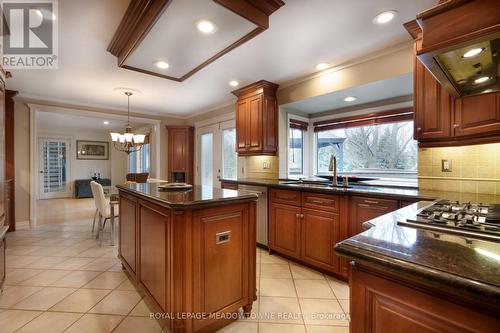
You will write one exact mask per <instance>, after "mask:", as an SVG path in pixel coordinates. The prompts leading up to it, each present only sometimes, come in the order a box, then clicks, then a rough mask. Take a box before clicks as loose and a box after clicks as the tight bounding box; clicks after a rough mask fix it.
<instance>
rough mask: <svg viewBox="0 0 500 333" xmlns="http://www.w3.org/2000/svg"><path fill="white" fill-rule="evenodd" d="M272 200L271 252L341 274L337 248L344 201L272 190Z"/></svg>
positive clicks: (270, 203) (329, 196)
mask: <svg viewBox="0 0 500 333" xmlns="http://www.w3.org/2000/svg"><path fill="white" fill-rule="evenodd" d="M269 197H270V199H269V244H268V245H269V248H270V249H271V250H272V251H276V252H278V253H281V254H284V255H286V256H288V257H290V258H293V259H296V260H297V261H300V262H302V263H305V264H307V265H309V266H312V267H314V268H317V269H321V270H323V271H327V272H329V273H331V274H338V273H339V263H338V257H337V256H336V255H335V253H334V251H333V246H334V245H335V243H337V242H338V241H340V236H339V230H340V217H339V214H337V212H340V209H339V202H340V200H341V199H340V197H339V196H337V195H332V194H321V193H310V192H300V191H292V190H281V189H271V190H270V191H269ZM334 212H335V213H334Z"/></svg>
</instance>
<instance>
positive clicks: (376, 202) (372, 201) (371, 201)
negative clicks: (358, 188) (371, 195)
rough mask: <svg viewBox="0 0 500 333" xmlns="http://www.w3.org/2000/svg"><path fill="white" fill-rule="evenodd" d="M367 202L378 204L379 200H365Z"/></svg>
mask: <svg viewBox="0 0 500 333" xmlns="http://www.w3.org/2000/svg"><path fill="white" fill-rule="evenodd" d="M363 201H364V202H365V203H367V204H374V205H378V204H379V202H378V201H374V200H363Z"/></svg>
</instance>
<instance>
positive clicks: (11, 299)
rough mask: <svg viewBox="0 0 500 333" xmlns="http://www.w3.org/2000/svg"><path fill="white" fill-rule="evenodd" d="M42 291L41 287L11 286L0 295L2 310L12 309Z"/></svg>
mask: <svg viewBox="0 0 500 333" xmlns="http://www.w3.org/2000/svg"><path fill="white" fill-rule="evenodd" d="M40 290H42V288H41V287H26V286H11V287H9V288H4V291H3V292H2V294H1V295H0V308H11V307H12V306H14V305H15V304H16V303H19V302H20V301H21V300H23V299H25V298H26V297H29V296H31V295H33V294H34V293H36V292H37V291H40Z"/></svg>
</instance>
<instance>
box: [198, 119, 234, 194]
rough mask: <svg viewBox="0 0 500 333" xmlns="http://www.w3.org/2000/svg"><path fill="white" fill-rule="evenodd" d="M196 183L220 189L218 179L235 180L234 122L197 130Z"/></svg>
mask: <svg viewBox="0 0 500 333" xmlns="http://www.w3.org/2000/svg"><path fill="white" fill-rule="evenodd" d="M197 141H198V144H197V147H198V154H197V164H196V165H197V167H196V171H197V183H198V184H200V185H204V186H212V187H220V181H219V179H220V178H225V179H236V178H237V170H238V168H237V165H238V162H237V161H238V156H237V154H236V127H235V122H234V120H230V121H225V122H222V123H218V124H215V125H210V126H204V127H199V128H198V129H197Z"/></svg>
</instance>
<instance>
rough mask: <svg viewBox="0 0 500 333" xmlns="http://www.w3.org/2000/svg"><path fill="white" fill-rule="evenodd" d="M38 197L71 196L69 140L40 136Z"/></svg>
mask: <svg viewBox="0 0 500 333" xmlns="http://www.w3.org/2000/svg"><path fill="white" fill-rule="evenodd" d="M38 149H39V153H40V161H39V164H38V166H39V175H40V186H39V198H40V199H50V198H65V197H71V187H70V181H69V180H70V175H69V171H70V170H69V161H70V142H69V140H61V139H48V138H40V139H39V145H38Z"/></svg>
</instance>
